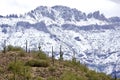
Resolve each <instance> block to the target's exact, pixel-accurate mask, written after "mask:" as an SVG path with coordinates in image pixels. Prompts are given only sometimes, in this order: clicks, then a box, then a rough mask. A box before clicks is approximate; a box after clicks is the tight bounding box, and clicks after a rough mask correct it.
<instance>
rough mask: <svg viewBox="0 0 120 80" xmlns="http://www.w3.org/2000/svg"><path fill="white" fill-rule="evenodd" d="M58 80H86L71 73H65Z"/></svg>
mask: <svg viewBox="0 0 120 80" xmlns="http://www.w3.org/2000/svg"><path fill="white" fill-rule="evenodd" d="M60 80H87V79H86V78H85V77H84V76H78V75H77V74H75V73H73V72H71V71H65V72H64V73H63V75H62V76H61V79H60Z"/></svg>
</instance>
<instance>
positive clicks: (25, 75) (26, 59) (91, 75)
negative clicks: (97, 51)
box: [0, 46, 113, 80]
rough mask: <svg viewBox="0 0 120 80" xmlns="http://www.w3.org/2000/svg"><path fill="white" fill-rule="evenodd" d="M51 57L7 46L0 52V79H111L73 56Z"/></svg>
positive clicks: (39, 52)
mask: <svg viewBox="0 0 120 80" xmlns="http://www.w3.org/2000/svg"><path fill="white" fill-rule="evenodd" d="M53 52H54V51H53ZM50 54H52V52H51V53H50ZM53 56H54V53H53ZM53 59H54V57H53V58H50V57H48V56H47V55H46V54H45V53H44V52H42V51H41V50H40V51H30V52H28V53H26V52H25V51H24V50H23V49H22V48H20V47H13V46H8V48H7V50H6V52H4V53H3V52H1V53H0V80H113V79H112V78H111V77H110V76H107V75H105V74H104V73H96V72H95V71H92V70H89V69H88V68H87V67H86V66H85V65H83V64H80V63H79V62H77V61H76V60H75V57H74V58H73V60H72V61H68V60H63V59H62V58H60V59H54V60H53ZM53 62H54V63H53Z"/></svg>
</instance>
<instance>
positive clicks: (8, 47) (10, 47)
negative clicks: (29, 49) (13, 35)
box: [7, 45, 24, 51]
mask: <svg viewBox="0 0 120 80" xmlns="http://www.w3.org/2000/svg"><path fill="white" fill-rule="evenodd" d="M7 51H24V50H23V49H22V48H21V47H18V46H12V45H8V46H7Z"/></svg>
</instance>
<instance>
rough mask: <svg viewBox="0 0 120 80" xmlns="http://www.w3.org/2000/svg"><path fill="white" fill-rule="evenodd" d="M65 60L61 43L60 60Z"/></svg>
mask: <svg viewBox="0 0 120 80" xmlns="http://www.w3.org/2000/svg"><path fill="white" fill-rule="evenodd" d="M62 60H63V52H62V46H61V45H60V61H62Z"/></svg>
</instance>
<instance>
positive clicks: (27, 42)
mask: <svg viewBox="0 0 120 80" xmlns="http://www.w3.org/2000/svg"><path fill="white" fill-rule="evenodd" d="M25 45H26V53H27V52H28V51H27V50H28V41H27V40H26V43H25Z"/></svg>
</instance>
